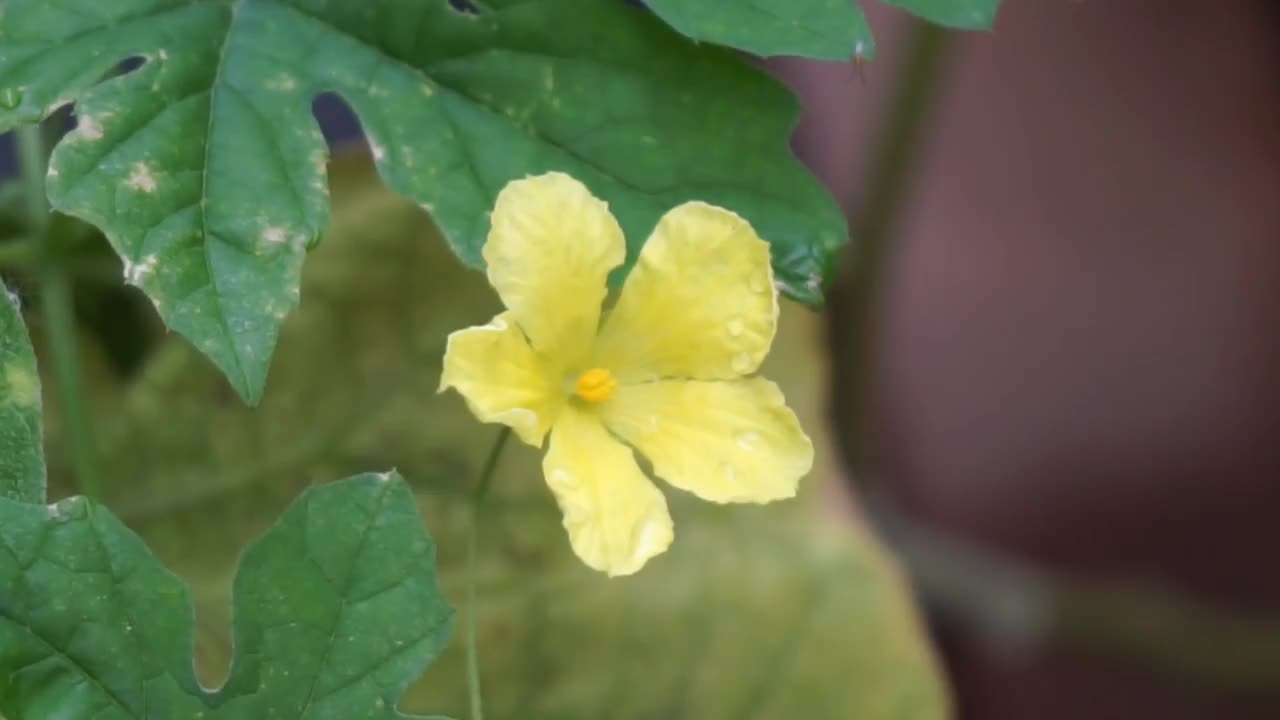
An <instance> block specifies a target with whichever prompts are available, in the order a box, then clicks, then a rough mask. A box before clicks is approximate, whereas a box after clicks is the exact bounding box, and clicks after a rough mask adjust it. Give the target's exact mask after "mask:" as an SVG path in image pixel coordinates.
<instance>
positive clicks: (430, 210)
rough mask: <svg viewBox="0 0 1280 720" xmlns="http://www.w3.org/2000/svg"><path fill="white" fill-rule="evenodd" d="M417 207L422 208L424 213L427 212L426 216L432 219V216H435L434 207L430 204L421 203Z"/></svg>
mask: <svg viewBox="0 0 1280 720" xmlns="http://www.w3.org/2000/svg"><path fill="white" fill-rule="evenodd" d="M418 207H420V208H422V209H423V210H425V211H426V212H427V214H428V215H431V216H432V217H434V216H435V214H436V206H435V205H432V204H431V203H421V204H419V205H418Z"/></svg>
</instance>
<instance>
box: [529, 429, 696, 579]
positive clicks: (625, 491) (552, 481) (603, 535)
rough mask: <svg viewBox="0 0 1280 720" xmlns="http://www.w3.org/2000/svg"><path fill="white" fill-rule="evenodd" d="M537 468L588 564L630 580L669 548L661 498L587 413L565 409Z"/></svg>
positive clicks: (623, 450) (671, 533) (667, 518)
mask: <svg viewBox="0 0 1280 720" xmlns="http://www.w3.org/2000/svg"><path fill="white" fill-rule="evenodd" d="M542 470H543V472H544V473H545V474H546V478H547V484H548V485H549V486H551V491H552V492H553V493H554V494H555V496H556V502H557V503H558V504H559V505H560V510H561V512H563V513H564V527H565V529H566V530H568V531H569V542H570V543H571V544H572V545H573V551H574V552H575V553H577V555H578V557H579V558H582V562H584V563H586V564H587V565H588V566H590V567H592V568H595V569H596V570H600V571H602V572H606V573H608V574H609V575H630V574H631V573H634V572H636V571H637V570H639V569H640V568H641V567H643V566H644V564H645V563H646V562H647V561H648V560H649V558H651V557H653V556H655V555H658V554H659V553H661V552H663V551H664V550H666V549H667V547H668V546H669V545H670V544H671V540H672V538H673V537H674V531H673V529H672V524H671V515H670V514H669V513H668V512H667V500H666V498H664V497H663V496H662V492H661V491H659V490H658V488H657V487H656V486H655V485H654V484H653V482H652V481H651V480H649V478H647V477H645V474H644V473H643V472H642V471H641V470H640V466H638V465H637V464H636V460H635V456H634V455H632V453H631V450H629V449H628V448H627V447H626V446H624V445H623V444H622V443H620V442H618V441H617V440H615V439H614V438H613V436H611V435H610V434H609V432H608V431H607V430H605V428H604V426H603V425H601V424H600V420H599V419H598V418H597V417H596V416H594V415H593V414H590V413H588V412H584V411H583V410H581V409H579V408H576V407H574V406H573V405H566V406H565V409H564V412H562V413H561V414H560V417H559V419H558V420H557V421H556V425H555V429H553V430H552V431H551V449H550V450H548V451H547V456H546V458H544V459H543V462H542Z"/></svg>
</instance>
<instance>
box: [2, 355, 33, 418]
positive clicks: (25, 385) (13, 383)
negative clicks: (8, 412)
mask: <svg viewBox="0 0 1280 720" xmlns="http://www.w3.org/2000/svg"><path fill="white" fill-rule="evenodd" d="M4 382H5V384H6V385H8V388H9V398H8V400H9V402H10V403H12V404H14V405H17V406H18V407H22V408H31V407H35V406H36V405H37V404H38V403H39V402H40V381H39V380H37V379H36V376H35V374H34V373H32V372H31V370H30V368H27V367H24V366H22V365H16V364H15V365H9V366H8V367H6V368H5V369H4Z"/></svg>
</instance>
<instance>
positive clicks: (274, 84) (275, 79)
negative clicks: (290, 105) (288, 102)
mask: <svg viewBox="0 0 1280 720" xmlns="http://www.w3.org/2000/svg"><path fill="white" fill-rule="evenodd" d="M266 88H267V89H268V90H274V91H275V92H293V91H295V90H297V89H298V79H297V78H295V77H294V76H292V75H290V74H289V73H286V72H280V73H276V74H275V75H273V76H272V77H271V79H269V80H267V84H266Z"/></svg>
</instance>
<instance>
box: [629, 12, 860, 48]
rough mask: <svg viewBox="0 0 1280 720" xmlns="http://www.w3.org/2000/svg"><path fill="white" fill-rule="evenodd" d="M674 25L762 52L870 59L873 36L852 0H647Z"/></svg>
mask: <svg viewBox="0 0 1280 720" xmlns="http://www.w3.org/2000/svg"><path fill="white" fill-rule="evenodd" d="M646 4H647V5H648V6H649V8H650V9H651V10H653V11H654V12H655V13H657V14H658V16H659V17H661V18H662V19H663V20H665V21H666V22H667V24H669V25H671V27H673V28H675V29H676V31H678V32H680V33H681V34H683V35H686V36H688V37H690V38H692V39H694V40H699V41H703V42H710V43H715V44H717V45H725V46H727V47H733V48H737V49H739V50H745V51H747V52H749V53H752V54H755V55H759V56H761V57H772V56H775V55H797V56H800V57H809V58H815V59H818V60H848V59H849V58H851V57H852V58H856V59H859V60H870V59H871V58H872V57H874V56H875V40H874V39H873V38H872V36H871V27H870V26H869V25H867V17H866V15H864V14H863V13H862V9H861V8H859V7H858V6H857V5H855V4H853V3H852V2H850V1H849V0H748V1H747V2H743V1H742V0H649V1H648V2H647V3H646Z"/></svg>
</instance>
